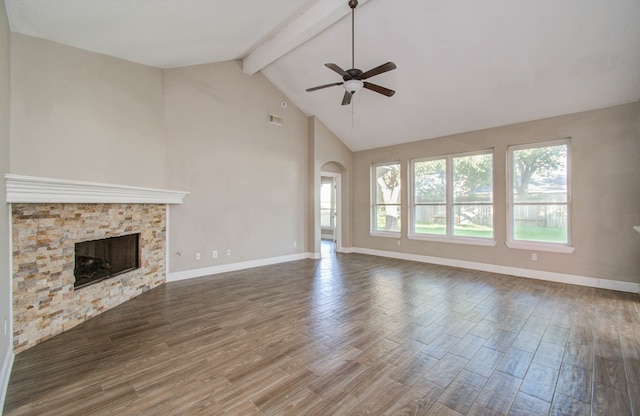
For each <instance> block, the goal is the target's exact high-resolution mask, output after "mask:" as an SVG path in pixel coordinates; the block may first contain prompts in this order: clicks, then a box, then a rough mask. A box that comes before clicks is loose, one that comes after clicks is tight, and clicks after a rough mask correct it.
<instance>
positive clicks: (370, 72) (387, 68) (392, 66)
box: [360, 62, 397, 80]
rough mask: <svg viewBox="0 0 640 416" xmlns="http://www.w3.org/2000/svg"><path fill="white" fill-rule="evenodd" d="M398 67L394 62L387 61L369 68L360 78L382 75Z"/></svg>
mask: <svg viewBox="0 0 640 416" xmlns="http://www.w3.org/2000/svg"><path fill="white" fill-rule="evenodd" d="M396 68H397V66H396V64H394V63H393V62H387V63H386V64H382V65H380V66H377V67H375V68H373V69H370V70H368V71H367V72H365V73H364V74H362V75H360V79H361V80H362V79H367V78H371V77H375V76H376V75H380V74H382V73H384V72H387V71H391V70H393V69H396Z"/></svg>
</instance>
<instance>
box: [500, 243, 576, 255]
mask: <svg viewBox="0 0 640 416" xmlns="http://www.w3.org/2000/svg"><path fill="white" fill-rule="evenodd" d="M505 245H506V246H507V247H509V248H513V249H516V250H529V251H547V252H550V253H564V254H571V253H573V252H574V250H575V249H576V248H575V247H572V246H567V245H562V244H553V243H533V242H531V243H528V242H524V241H507V242H506V243H505Z"/></svg>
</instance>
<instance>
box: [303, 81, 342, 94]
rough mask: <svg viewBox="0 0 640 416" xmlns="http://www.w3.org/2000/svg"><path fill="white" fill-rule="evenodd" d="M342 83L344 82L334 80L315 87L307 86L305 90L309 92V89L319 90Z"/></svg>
mask: <svg viewBox="0 0 640 416" xmlns="http://www.w3.org/2000/svg"><path fill="white" fill-rule="evenodd" d="M342 84H344V82H334V83H331V84H326V85H318V86H317V87H313V88H307V89H306V91H307V92H311V91H316V90H321V89H323V88H329V87H335V86H336V85H342Z"/></svg>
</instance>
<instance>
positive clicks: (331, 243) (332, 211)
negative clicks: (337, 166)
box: [320, 172, 341, 257]
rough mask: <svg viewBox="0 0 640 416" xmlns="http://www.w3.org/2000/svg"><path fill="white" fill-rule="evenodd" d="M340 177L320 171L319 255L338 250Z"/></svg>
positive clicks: (331, 253)
mask: <svg viewBox="0 0 640 416" xmlns="http://www.w3.org/2000/svg"><path fill="white" fill-rule="evenodd" d="M340 179H341V175H340V174H339V173H334V172H320V240H321V241H320V255H321V257H328V256H331V255H333V254H335V253H336V252H338V251H340V250H339V248H340V241H341V240H340V223H341V221H340V210H341V209H340Z"/></svg>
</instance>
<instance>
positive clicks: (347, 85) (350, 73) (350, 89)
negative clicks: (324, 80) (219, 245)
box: [306, 0, 397, 105]
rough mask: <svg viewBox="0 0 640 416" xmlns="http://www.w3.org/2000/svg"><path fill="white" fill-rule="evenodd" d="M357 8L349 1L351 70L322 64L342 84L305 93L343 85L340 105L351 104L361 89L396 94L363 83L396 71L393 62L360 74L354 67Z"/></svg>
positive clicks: (368, 83) (389, 94)
mask: <svg viewBox="0 0 640 416" xmlns="http://www.w3.org/2000/svg"><path fill="white" fill-rule="evenodd" d="M357 6H358V0H349V7H351V69H347V70H346V71H345V70H344V69H342V68H340V67H339V66H338V65H336V64H324V66H326V67H327V68H329V69H331V70H333V71H335V72H337V73H338V74H340V76H342V80H343V81H342V82H334V83H332V84H326V85H319V86H317V87H313V88H307V90H306V91H307V92H311V91H316V90H321V89H323V88H328V87H335V86H337V85H343V86H344V89H345V90H346V91H345V92H344V97H343V98H342V105H349V104H351V98H352V97H353V95H354V94H355V93H357V92H358V91H360V90H361V89H362V88H366V89H368V90H371V91H375V92H377V93H379V94H382V95H386V96H387V97H391V96H392V95H393V94H395V93H396V92H395V91H393V90H390V89H389V88H385V87H381V86H380V85H376V84H372V83H370V82H367V81H365V80H366V79H369V78H372V77H374V76H376V75H380V74H382V73H384V72H387V71H391V70H393V69H396V68H397V67H396V64H394V63H393V62H387V63H386V64H382V65H380V66H377V67H375V68H373V69H370V70H368V71H367V72H362V70H360V69H358V68H356V67H355V63H354V61H355V42H354V32H355V30H354V26H355V24H354V23H355V19H354V14H355V9H356V7H357Z"/></svg>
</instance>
